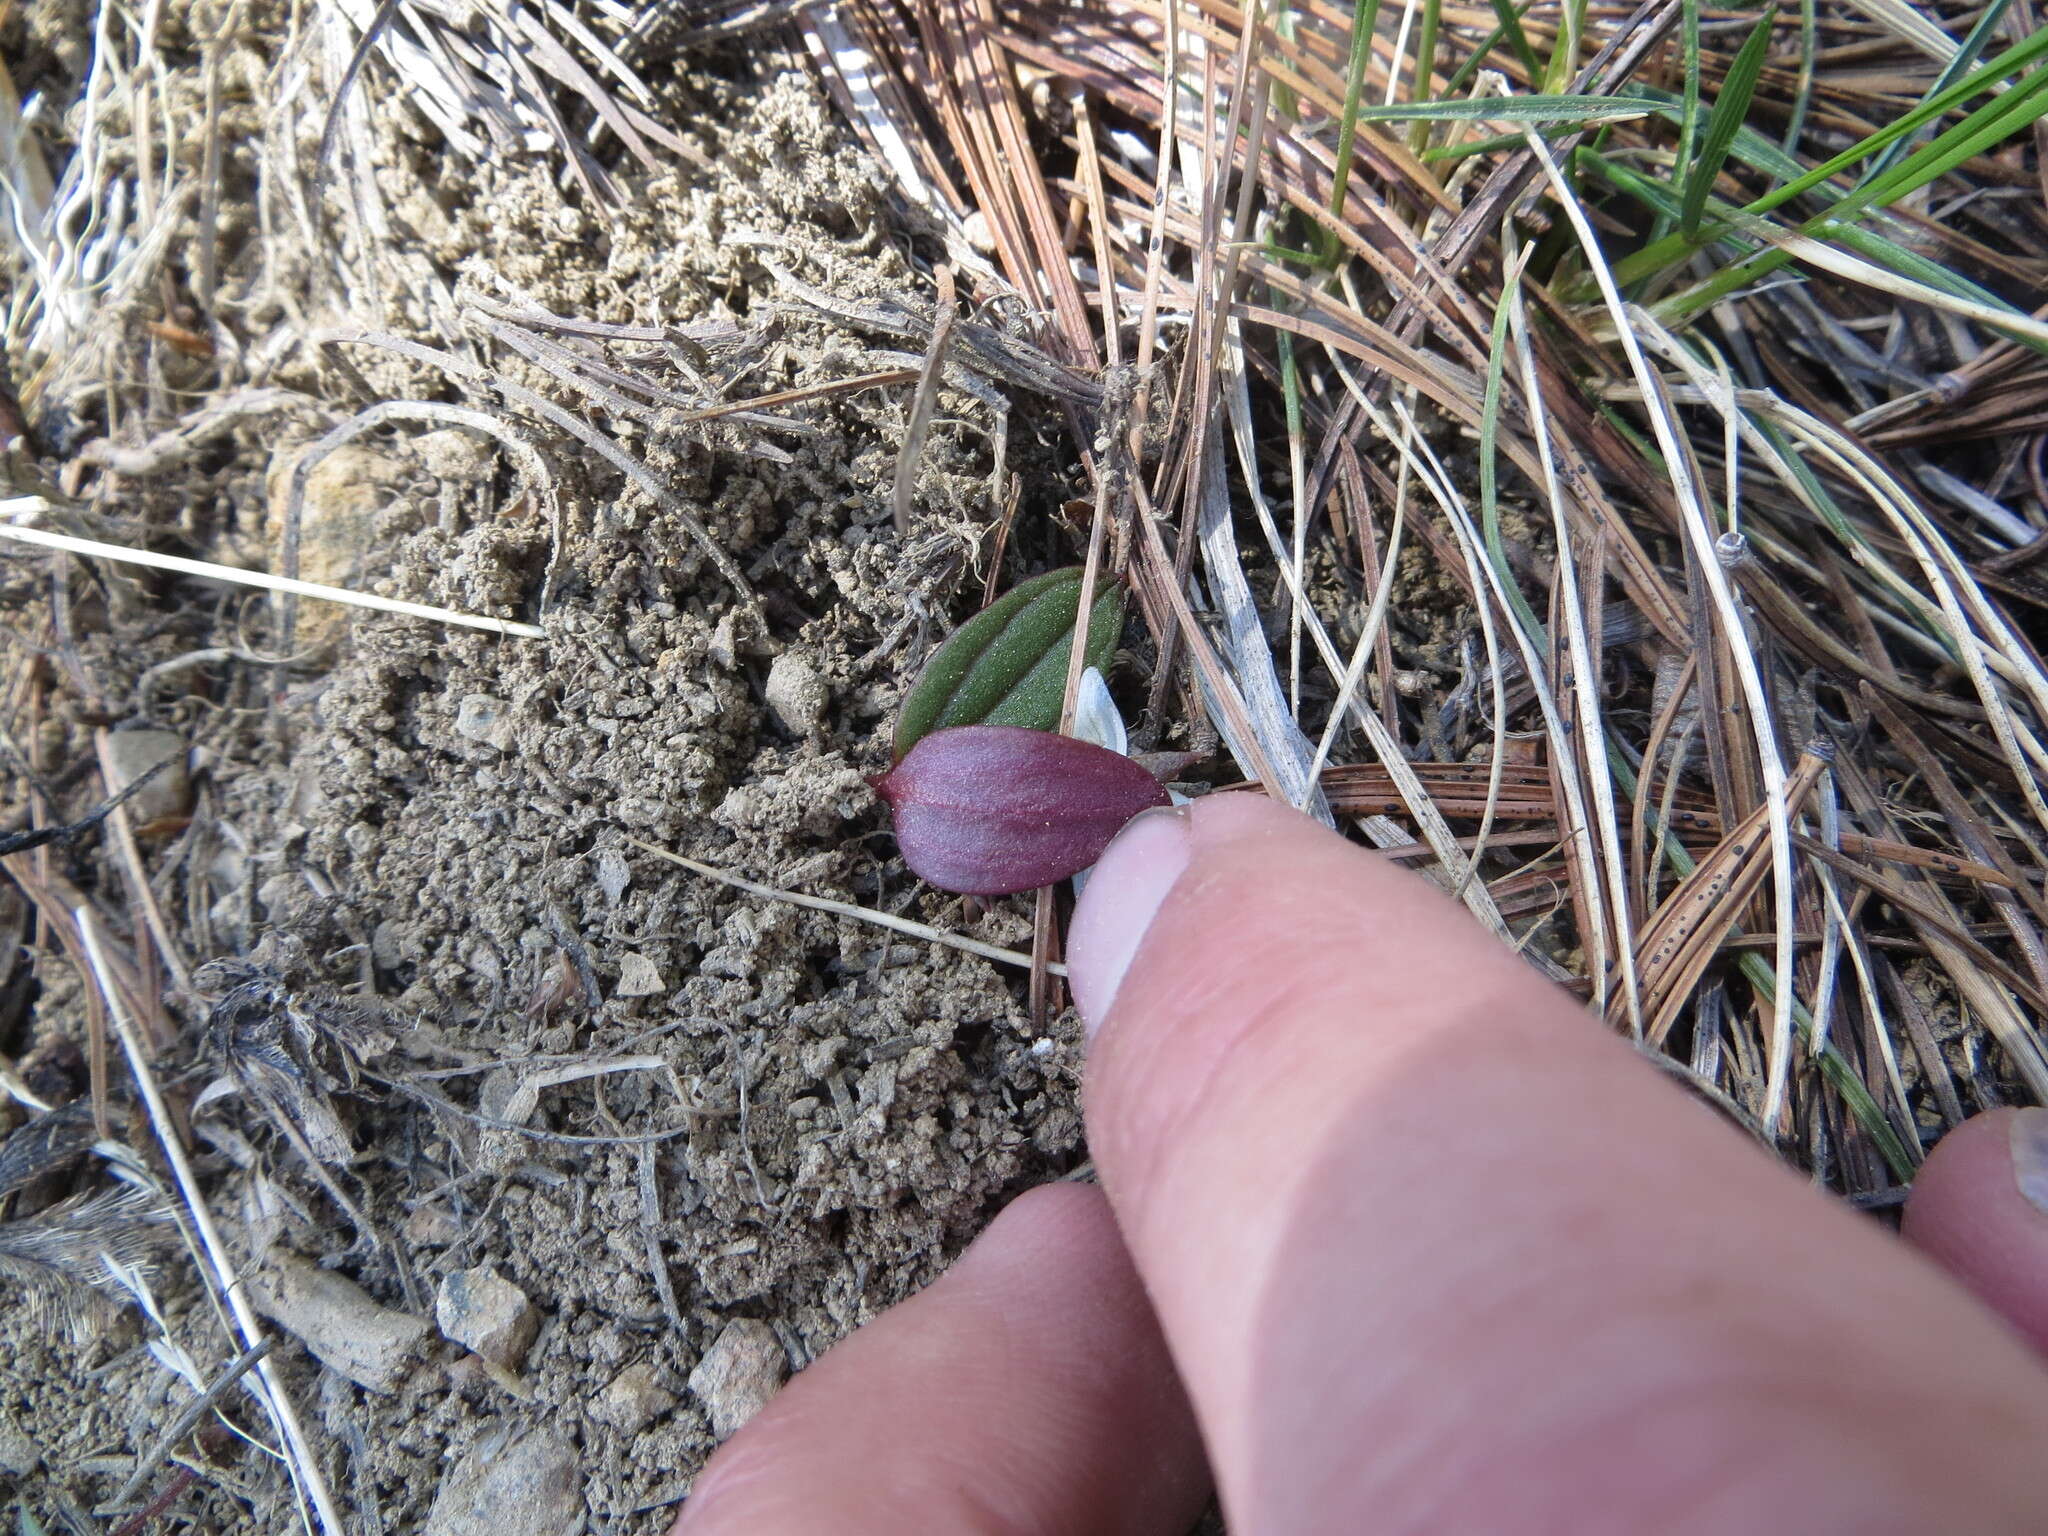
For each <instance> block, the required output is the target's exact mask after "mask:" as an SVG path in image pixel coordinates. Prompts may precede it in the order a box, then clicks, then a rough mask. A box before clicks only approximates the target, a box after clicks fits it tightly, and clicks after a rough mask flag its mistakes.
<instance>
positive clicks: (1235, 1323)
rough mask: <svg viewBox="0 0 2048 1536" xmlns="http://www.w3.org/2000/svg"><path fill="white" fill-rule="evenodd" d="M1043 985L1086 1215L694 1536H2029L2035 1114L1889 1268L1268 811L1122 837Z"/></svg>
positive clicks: (2044, 1245) (705, 1508)
mask: <svg viewBox="0 0 2048 1536" xmlns="http://www.w3.org/2000/svg"><path fill="white" fill-rule="evenodd" d="M1148 919H1149V920H1148ZM1069 950H1070V958H1071V963H1072V966H1073V986H1074V992H1075V1000H1076V1003H1077V1005H1078V1007H1079V1008H1080V1010H1081V1013H1082V1016H1083V1018H1084V1020H1085V1021H1086V1022H1087V1023H1088V1024H1089V1025H1090V1026H1091V1028H1092V1029H1093V1031H1094V1033H1093V1035H1092V1038H1091V1041H1090V1045H1089V1053H1088V1062H1087V1068H1086V1083H1085V1090H1084V1106H1085V1111H1086V1115H1087V1122H1088V1133H1089V1146H1090V1149H1091V1151H1092V1152H1093V1154H1094V1157H1095V1161H1096V1165H1097V1167H1098V1169H1099V1171H1100V1174H1101V1181H1102V1182H1101V1187H1100V1188H1099V1189H1098V1188H1091V1187H1084V1186H1076V1185H1063V1186H1059V1187H1056V1188H1048V1189H1041V1190H1035V1191H1033V1192H1031V1193H1030V1194H1028V1195H1025V1196H1024V1197H1022V1198H1021V1199H1019V1200H1017V1201H1016V1202H1015V1203H1014V1204H1012V1205H1011V1206H1010V1207H1009V1208H1008V1209H1007V1210H1005V1211H1004V1212H1003V1214H1002V1215H1001V1216H999V1217H998V1218H997V1219H996V1221H995V1222H994V1223H993V1224H992V1225H991V1226H990V1228H989V1229H988V1231H987V1232H986V1233H985V1234H984V1235H983V1236H982V1237H981V1238H980V1239H979V1240H978V1241H977V1242H976V1243H975V1244H974V1245H973V1246H972V1247H971V1248H970V1249H969V1250H968V1251H967V1253H966V1254H965V1255H964V1256H963V1257H962V1259H961V1260H960V1261H959V1263H957V1264H956V1265H955V1266H954V1267H953V1268H952V1269H951V1270H949V1271H948V1272H947V1274H946V1275H945V1276H944V1277H943V1278H941V1279H940V1280H939V1281H937V1282H936V1283H934V1284H933V1285H931V1286H930V1287H929V1288H927V1289H926V1290H925V1291H923V1292H922V1293H920V1294H919V1295H918V1296H916V1297H914V1298H912V1299H911V1300H909V1301H907V1302H905V1303H903V1304H902V1305H901V1306H899V1307H897V1308H895V1309H894V1310H892V1311H890V1312H888V1313H886V1314H884V1315H883V1316H882V1317H881V1318H879V1319H877V1320H876V1321H875V1322H874V1323H872V1324H870V1325H869V1326H867V1327H865V1328H863V1329H861V1330H859V1331H858V1332H857V1333H855V1334H854V1335H853V1336H852V1337H850V1338H849V1339H847V1340H846V1341H844V1342H843V1343H841V1344H840V1345H838V1346H837V1347H836V1348H834V1349H833V1350H831V1351H830V1352H829V1353H827V1354H826V1355H825V1356H824V1357H823V1358H821V1359H820V1360H818V1361H817V1362H816V1363H815V1364H813V1365H812V1366H811V1367H810V1368H809V1369H808V1370H806V1371H804V1372H803V1373H802V1374H801V1375H799V1376H798V1377H796V1378H795V1379H794V1380H793V1381H792V1382H791V1383H790V1384H789V1385H788V1386H787V1387H786V1388H784V1390H783V1392H782V1393H781V1395H780V1396H779V1397H777V1398H776V1399H775V1400H774V1401H773V1402H772V1403H770V1404H769V1406H768V1407H767V1408H766V1409H764V1410H763V1411H762V1412H761V1413H760V1415H759V1416H757V1417H756V1418H755V1419H754V1420H753V1421H752V1422H751V1423H750V1424H748V1425H747V1426H746V1427H745V1428H744V1429H743V1430H741V1431H740V1433H739V1434H738V1435H736V1436H735V1437H734V1438H733V1439H732V1440H731V1441H730V1442H728V1443H727V1444H726V1445H725V1446H724V1447H723V1448H721V1449H720V1451H719V1452H718V1453H717V1454H716V1455H715V1456H714V1457H713V1458H712V1460H711V1462H710V1464H709V1465H708V1466H707V1468H706V1469H705V1471H704V1473H703V1474H702V1476H700V1477H699V1479H698V1481H697V1485H696V1489H695V1491H694V1492H693V1493H692V1495H691V1497H690V1498H689V1500H688V1501H687V1502H686V1504H685V1506H684V1512H683V1514H682V1517H681V1518H680V1520H679V1521H678V1524H677V1529H678V1531H681V1532H684V1533H687V1536H727V1533H742V1532H744V1533H747V1536H795V1533H800V1532H804V1533H807V1532H827V1531H829V1532H833V1533H836V1536H870V1533H872V1536H882V1533H889V1536H896V1533H899V1532H904V1531H933V1532H939V1531H944V1532H970V1533H987V1536H997V1533H1000V1536H1040V1533H1043V1536H1055V1533H1057V1536H1078V1533H1091V1532H1103V1533H1118V1536H1150V1533H1158V1536H1182V1533H1184V1532H1185V1531H1186V1530H1187V1529H1188V1526H1189V1525H1190V1523H1191V1522H1192V1520H1193V1519H1194V1517H1195V1516H1196V1514H1197V1513H1198V1512H1199V1510H1200V1509H1201V1507H1202V1505H1203V1503H1204V1501H1205V1500H1206V1499H1207V1497H1208V1496H1209V1493H1210V1490H1211V1488H1212V1487H1213V1488H1214V1489H1215V1490H1216V1492H1217V1493H1218V1495H1219V1496H1220V1498H1221V1501H1222V1504H1223V1508H1224V1512H1225V1516H1226V1519H1227V1522H1228V1525H1229V1529H1230V1530H1231V1531H1232V1532H1233V1533H1234V1536H1254V1533H1266V1532H1271V1533H1289V1536H1293V1533H1320V1532H1332V1533H1334V1532H1354V1531H1370V1532H1374V1533H1382V1532H1385V1533H1411V1532H1412V1533H1420V1532H1444V1533H1470V1532H1488V1533H1493V1536H1536V1533H1551V1532H1556V1533H1559V1536H1564V1533H1570V1536H1600V1533H1622V1532H1660V1533H1664V1532H1668V1533H1678V1536H1708V1533H1723V1532H1726V1533H1730V1536H1735V1533H1753V1532H1760V1531H1777V1530H1783V1531H1798V1532H1801V1533H1807V1536H1813V1533H1820V1536H1832V1533H1837V1532H1839V1533H1845V1536H1846V1533H1850V1532H1855V1533H1858V1536H1870V1533H1890V1532H1900V1533H1904V1532H1925V1531H1933V1530H1943V1531H1967V1532H1972V1533H2006V1532H2012V1533H2020V1532H2029V1533H2038V1532H2041V1531H2048V1480H2044V1479H2043V1478H2042V1477H2041V1476H2040V1460H2041V1456H2042V1450H2043V1447H2044V1446H2048V1366H2044V1363H2043V1358H2042V1356H2041V1354H2040V1353H2038V1352H2037V1351H2039V1350H2040V1349H2042V1348H2043V1347H2044V1346H2048V1210H2043V1209H2041V1208H2039V1207H2037V1205H2036V1204H2035V1203H2033V1200H2030V1199H2029V1198H2028V1191H2029V1190H2031V1191H2032V1192H2033V1195H2034V1198H2035V1199H2041V1200H2048V1187H2044V1186H2048V1173H2044V1174H2042V1175H2040V1176H2038V1177H2037V1176H2036V1175H2035V1174H2034V1173H2033V1171H2032V1170H2033V1168H2034V1166H2035V1164H2034V1162H2033V1161H2032V1160H2030V1158H2029V1157H2028V1156H2027V1155H2026V1154H2027V1149H2029V1148H2032V1147H2042V1148H2043V1149H2044V1151H2043V1155H2042V1157H2041V1158H2040V1160H2039V1161H2040V1163H2041V1165H2042V1166H2043V1167H2044V1168H2048V1131H2044V1130H2043V1128H2042V1122H2037V1121H2035V1120H2034V1119H2032V1118H2027V1117H2032V1116H2036V1115H2040V1116H2043V1117H2044V1121H2048V1112H2044V1111H2035V1110H2029V1111H2024V1112H2016V1111H2012V1110H2000V1111H1996V1112H1993V1113H1991V1114H1987V1115H1983V1116H1980V1117H1979V1118H1977V1119H1976V1120H1973V1121H1971V1122H1969V1123H1967V1124H1965V1125H1964V1126H1963V1127H1961V1128H1960V1129H1958V1130H1956V1131H1954V1132H1952V1133H1951V1134H1950V1135H1949V1136H1948V1138H1947V1139H1946V1140H1945V1141H1944V1142H1943V1143H1942V1144H1941V1146H1940V1148H1939V1149H1938V1150H1937V1152H1936V1153H1935V1154H1934V1155H1933V1156H1932V1157H1931V1158H1930V1159H1929V1161H1928V1163H1927V1165H1926V1167H1925V1168H1924V1169H1923V1170H1922V1172H1921V1175H1920V1178H1919V1179H1918V1181H1917V1183H1916V1186H1915V1191H1914V1195H1913V1198H1912V1201H1911V1202H1910V1203H1909V1206H1908V1210H1907V1216H1906V1220H1905V1237H1904V1239H1903V1240H1902V1239H1901V1238H1900V1237H1898V1236H1895V1235H1893V1234H1892V1233H1890V1232H1888V1231H1886V1230H1884V1229H1883V1228H1881V1227H1880V1226H1879V1225H1878V1224H1877V1223H1876V1222H1874V1221H1872V1220H1871V1219H1869V1218H1866V1217H1863V1216H1859V1215H1857V1214H1855V1213H1853V1212H1851V1211H1849V1210H1848V1209H1846V1208H1845V1207H1843V1206H1841V1205H1840V1204H1838V1203H1836V1202H1834V1201H1832V1200H1830V1199H1829V1198H1827V1197H1826V1196H1824V1195H1822V1194H1820V1193H1817V1192H1816V1191H1814V1190H1813V1189H1811V1188H1810V1187H1808V1186H1807V1184H1806V1183H1805V1182H1804V1181H1802V1180H1801V1179H1800V1178H1799V1177H1798V1176H1797V1175H1796V1174H1795V1173H1793V1172H1792V1171H1790V1170H1789V1169H1787V1168H1786V1167H1785V1166H1783V1165H1782V1164H1780V1163H1778V1162H1775V1161H1774V1160H1773V1159H1772V1158H1770V1157H1769V1156H1768V1155H1766V1154H1765V1153H1764V1152H1763V1151H1761V1150H1760V1149H1759V1148H1758V1147H1757V1146H1756V1145H1755V1143H1754V1142H1753V1141H1750V1140H1749V1139H1747V1138H1746V1137H1745V1136H1743V1135H1742V1134H1741V1133H1740V1132H1739V1131H1737V1130H1735V1129H1734V1128H1732V1127H1731V1126H1730V1125H1729V1124H1728V1123H1727V1122H1726V1121H1724V1120H1722V1119H1721V1118H1720V1117H1719V1116H1718V1115H1717V1114H1716V1113H1715V1112H1714V1111H1713V1110H1711V1109H1709V1108H1707V1107H1704V1106H1703V1105H1702V1104H1700V1103H1699V1102H1698V1101H1697V1100H1695V1099H1693V1098H1691V1097H1689V1096H1688V1095H1687V1094H1686V1092H1685V1091H1684V1090H1683V1089H1682V1088H1680V1087H1679V1086H1677V1085H1676V1084H1674V1083H1673V1082H1672V1081H1671V1079H1670V1078H1669V1077H1668V1076H1666V1075H1664V1074H1661V1073H1659V1072H1658V1071H1657V1070H1655V1069H1654V1068H1653V1067H1651V1066H1649V1065H1648V1064H1646V1063H1645V1062H1643V1061H1642V1060H1641V1059H1639V1057H1638V1056H1637V1055H1636V1053H1635V1051H1634V1049H1633V1047H1631V1046H1630V1045H1629V1044H1628V1043H1627V1042H1626V1041H1625V1040H1621V1039H1617V1038H1616V1037H1615V1036H1613V1035H1612V1034H1610V1033H1608V1032H1607V1031H1606V1030H1605V1029H1604V1028H1602V1026H1601V1025H1600V1024H1599V1023H1598V1022H1596V1021H1595V1020H1594V1019H1593V1018H1592V1017H1591V1016H1589V1014H1588V1013H1587V1011H1586V1009H1585V1008H1584V1006H1583V1005H1582V1004H1580V1003H1578V1002H1576V1001H1574V1000H1573V999H1571V998H1569V997H1567V996H1566V995H1565V994H1563V993H1561V992H1559V991H1557V990H1555V989H1553V988H1551V987H1550V986H1548V985H1547V984H1546V983H1544V982H1542V981H1540V980H1538V979H1537V978H1536V977H1535V975H1534V974H1533V973H1532V972H1531V971H1530V970H1529V969H1528V968H1527V967H1526V966H1525V965H1523V964H1522V963H1521V962H1519V961H1517V960H1515V959H1514V958H1513V957H1511V956H1509V955H1508V954H1507V953H1506V952H1505V951H1503V950H1502V949H1501V948H1500V947H1499V946H1498V945H1497V944H1496V943H1495V942H1494V941H1493V940H1492V939H1490V938H1489V937H1487V936H1486V935H1485V934H1484V933H1482V932H1481V931H1480V930H1479V929H1478V928H1477V927H1476V926H1475V925H1474V924H1473V923H1472V922H1471V920H1470V919H1469V918H1468V917H1467V916H1466V915H1465V914H1464V913H1463V912H1462V911H1461V910H1460V909H1459V908H1457V907H1455V906H1454V905H1452V904H1451V903H1450V902H1449V901H1448V900H1446V899H1444V898H1443V897H1442V896H1441V895H1439V894H1437V893H1436V892H1435V891H1434V890H1433V889H1431V888H1430V887H1428V886H1426V885H1425V884H1424V883H1423V882H1422V881H1421V880H1420V879H1419V878H1418V877H1417V876H1415V875H1412V874H1409V873H1405V872H1403V871H1401V870H1399V869H1396V868H1395V867H1394V866H1392V865H1391V864H1389V863H1387V862H1385V861H1383V860H1381V859H1379V858H1377V857H1376V856H1374V855H1372V854H1369V853H1367V852H1364V851H1363V850H1361V849H1358V848H1356V847H1354V846H1352V845H1350V844H1347V843H1345V842H1344V841H1342V840H1341V839H1339V838H1338V837H1336V836H1335V835H1334V834H1331V833H1329V832H1326V831H1324V830H1322V829H1321V828H1319V827H1316V826H1314V825H1313V824H1311V823H1310V822H1308V821H1306V820H1305V819H1303V818H1301V817H1299V816H1297V815H1295V814H1294V813H1293V812H1291V811H1289V810H1286V809H1285V808H1284V807H1280V806H1276V805H1273V804H1271V803H1269V802H1267V801H1264V800H1261V799H1259V798H1257V797H1254V796H1244V795H1230V796H1217V797H1212V798H1210V799H1209V800H1206V801H1204V802H1202V803H1200V804H1199V805H1197V806H1196V807H1194V808H1193V810H1192V812H1189V813H1176V814H1167V813H1153V814H1150V815H1148V816H1146V817H1141V818H1140V819H1139V821H1138V822H1136V823H1133V825H1132V826H1131V827H1130V828H1129V829H1127V830H1126V832H1125V833H1124V835H1123V836H1122V837H1121V838H1120V839H1119V840H1118V842H1117V843H1116V844H1115V845H1113V846H1112V848H1111V850H1110V852H1109V853H1108V854H1107V855H1105V856H1104V860H1103V862H1102V864H1101V865H1099V866H1098V868H1097V872H1096V874H1095V876H1094V878H1093V879H1092V881H1091V882H1090V885H1089V888H1088V891H1087V894H1086V895H1085V896H1084V897H1083V899H1082V901H1081V903H1080V906H1079V909H1078V910H1077V912H1076V915H1075V919H1074V925H1073V930H1072V933H1071V935H1070V940H1069ZM2016 1146H2017V1147H2019V1148H2020V1152H2021V1155H2020V1157H2019V1160H2018V1162H2017V1163H2016V1162H2015V1154H2014V1148H2015V1147H2016Z"/></svg>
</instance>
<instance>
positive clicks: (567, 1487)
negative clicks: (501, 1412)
mask: <svg viewBox="0 0 2048 1536" xmlns="http://www.w3.org/2000/svg"><path fill="white" fill-rule="evenodd" d="M583 1515H584V1510H583V1466H582V1462H581V1460H580V1458H579V1457H578V1456H577V1454H576V1445H575V1442H574V1441H572V1440H571V1439H570V1438H569V1436H568V1435H567V1434H565V1433H564V1432H563V1431H561V1430H559V1429H531V1430H527V1431H525V1432H524V1433H520V1432H518V1431H516V1430H514V1429H513V1428H511V1427H510V1426H507V1427H505V1428H503V1429H499V1430H496V1431H494V1432H492V1433H491V1434H488V1435H485V1436H484V1437H483V1439H481V1440H479V1441H478V1442H477V1443H476V1444H475V1445H474V1446H472V1447H471V1448H470V1451H469V1453H468V1454H467V1455H466V1456H464V1457H463V1458H462V1459H461V1460H460V1461H458V1462H456V1463H455V1465H454V1466H452V1467H450V1468H449V1469H448V1471H447V1474H446V1475H445V1476H443V1477H442V1479H441V1486H440V1488H439V1489H438V1490H437V1491H436V1492H435V1494H434V1507H433V1509H432V1510H431V1511H430V1512H429V1513H428V1515H427V1523H426V1526H425V1527H424V1536H574V1533H576V1532H579V1531H581V1530H582V1529H583V1528H584V1522H583Z"/></svg>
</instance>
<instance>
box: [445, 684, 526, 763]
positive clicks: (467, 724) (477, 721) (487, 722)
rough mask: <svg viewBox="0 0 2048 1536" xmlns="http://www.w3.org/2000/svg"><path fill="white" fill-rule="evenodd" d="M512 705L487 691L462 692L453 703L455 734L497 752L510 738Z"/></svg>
mask: <svg viewBox="0 0 2048 1536" xmlns="http://www.w3.org/2000/svg"><path fill="white" fill-rule="evenodd" d="M513 731H514V727H513V724H512V706H511V705H509V704H507V703H506V702H505V701H504V700H503V699H494V698H492V697H491V696H490V695H489V694H488V693H465V694H464V695H463V696H462V700H461V702H460V703H458V704H457V705H456V706H455V734H456V735H458V736H467V737H468V738H469V739H470V740H471V741H475V742H481V743H482V744H483V745H485V746H487V747H496V748H497V749H498V750H499V751H500V752H506V751H510V750H511V747H512V742H513Z"/></svg>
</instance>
